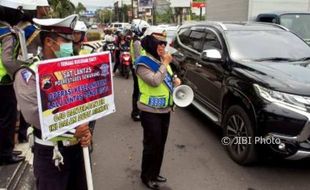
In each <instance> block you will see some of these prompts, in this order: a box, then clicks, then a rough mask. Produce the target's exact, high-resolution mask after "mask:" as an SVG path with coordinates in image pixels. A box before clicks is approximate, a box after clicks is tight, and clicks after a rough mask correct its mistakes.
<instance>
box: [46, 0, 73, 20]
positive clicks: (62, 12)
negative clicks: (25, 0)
mask: <svg viewBox="0 0 310 190" xmlns="http://www.w3.org/2000/svg"><path fill="white" fill-rule="evenodd" d="M49 4H50V7H51V9H52V10H51V16H52V17H54V18H64V17H67V16H69V15H71V14H74V11H75V6H74V4H73V3H71V2H70V1H69V0H49Z"/></svg>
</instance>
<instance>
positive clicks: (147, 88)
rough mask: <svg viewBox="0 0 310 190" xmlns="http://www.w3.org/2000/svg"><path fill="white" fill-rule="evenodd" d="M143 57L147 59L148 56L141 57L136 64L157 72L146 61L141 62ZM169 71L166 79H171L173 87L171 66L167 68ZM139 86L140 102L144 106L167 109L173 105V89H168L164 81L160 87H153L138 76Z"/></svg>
mask: <svg viewBox="0 0 310 190" xmlns="http://www.w3.org/2000/svg"><path fill="white" fill-rule="evenodd" d="M141 57H146V56H140V57H139V58H138V59H137V61H136V64H137V65H144V66H146V67H148V68H150V69H151V70H153V72H156V71H155V70H154V69H152V68H151V67H150V66H149V65H148V64H147V63H146V62H145V60H143V61H141ZM167 71H168V72H167V75H168V76H166V77H169V78H170V80H171V81H170V82H171V84H170V85H171V86H172V85H173V84H172V77H173V72H172V70H171V67H170V66H169V65H168V66H167ZM137 76H138V75H137ZM138 85H139V90H140V97H139V101H140V102H141V103H142V104H145V105H147V106H150V107H152V108H167V107H169V106H172V105H173V98H172V89H171V87H170V88H169V87H168V85H167V84H166V83H165V81H163V82H162V83H161V84H160V85H158V86H151V85H149V84H148V83H146V82H144V80H142V79H141V77H140V76H138Z"/></svg>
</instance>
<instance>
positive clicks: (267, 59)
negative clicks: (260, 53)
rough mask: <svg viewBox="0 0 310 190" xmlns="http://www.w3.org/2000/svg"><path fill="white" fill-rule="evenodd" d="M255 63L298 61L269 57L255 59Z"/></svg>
mask: <svg viewBox="0 0 310 190" xmlns="http://www.w3.org/2000/svg"><path fill="white" fill-rule="evenodd" d="M254 61H258V62H260V61H296V59H292V58H285V57H267V58H261V59H254Z"/></svg>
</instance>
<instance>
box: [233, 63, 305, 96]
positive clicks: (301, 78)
mask: <svg viewBox="0 0 310 190" xmlns="http://www.w3.org/2000/svg"><path fill="white" fill-rule="evenodd" d="M234 70H235V71H236V72H240V73H243V74H244V75H246V76H247V77H250V78H252V79H253V80H254V81H257V83H259V84H261V85H263V86H264V87H267V88H270V89H273V90H277V91H281V92H286V93H291V94H298V95H304V96H310V61H308V62H269V61H264V62H239V64H237V66H236V67H234Z"/></svg>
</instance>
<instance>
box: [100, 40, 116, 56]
mask: <svg viewBox="0 0 310 190" xmlns="http://www.w3.org/2000/svg"><path fill="white" fill-rule="evenodd" d="M115 49H116V47H115V44H114V37H112V36H111V38H107V39H106V42H105V44H104V46H103V51H109V52H110V53H111V59H112V62H114V51H115Z"/></svg>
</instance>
